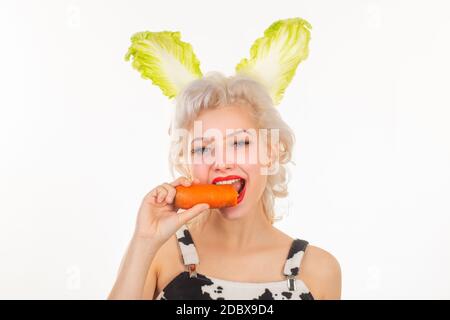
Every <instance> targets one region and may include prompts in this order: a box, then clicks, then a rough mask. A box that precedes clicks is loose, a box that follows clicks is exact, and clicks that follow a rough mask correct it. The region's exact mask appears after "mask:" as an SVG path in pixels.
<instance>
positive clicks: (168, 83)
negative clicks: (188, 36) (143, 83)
mask: <svg viewBox="0 0 450 320" xmlns="http://www.w3.org/2000/svg"><path fill="white" fill-rule="evenodd" d="M131 56H133V63H132V66H133V67H134V68H135V69H136V70H138V71H139V72H140V73H141V76H142V78H144V79H150V80H152V83H153V84H154V85H157V86H158V87H160V88H161V90H162V92H163V94H164V95H166V96H167V97H169V98H174V97H175V96H177V95H178V93H179V92H180V91H181V90H182V88H183V87H184V86H185V85H187V84H188V83H189V82H191V81H193V80H195V79H197V78H200V77H202V72H201V71H200V61H199V60H198V59H197V57H196V56H195V54H194V51H193V50H192V46H191V45H190V44H189V43H186V42H183V41H181V40H180V32H170V31H162V32H149V31H144V32H137V33H135V34H134V35H133V36H132V37H131V46H130V47H129V49H128V52H127V53H126V55H125V61H128V60H130V57H131Z"/></svg>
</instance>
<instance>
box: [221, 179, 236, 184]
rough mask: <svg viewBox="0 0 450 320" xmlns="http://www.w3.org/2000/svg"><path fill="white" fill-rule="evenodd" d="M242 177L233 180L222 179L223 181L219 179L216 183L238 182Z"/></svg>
mask: <svg viewBox="0 0 450 320" xmlns="http://www.w3.org/2000/svg"><path fill="white" fill-rule="evenodd" d="M239 180H241V179H233V180H222V181H217V182H216V183H215V184H233V183H235V182H238V181H239Z"/></svg>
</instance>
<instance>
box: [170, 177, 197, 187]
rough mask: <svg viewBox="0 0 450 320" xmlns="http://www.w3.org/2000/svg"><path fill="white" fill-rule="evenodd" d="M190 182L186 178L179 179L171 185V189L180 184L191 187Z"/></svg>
mask: <svg viewBox="0 0 450 320" xmlns="http://www.w3.org/2000/svg"><path fill="white" fill-rule="evenodd" d="M191 183H192V181H191V180H190V179H189V178H187V177H179V178H178V179H176V180H175V181H174V182H172V183H171V185H172V186H173V187H176V186H179V185H180V184H181V185H183V186H185V187H189V186H190V185H191Z"/></svg>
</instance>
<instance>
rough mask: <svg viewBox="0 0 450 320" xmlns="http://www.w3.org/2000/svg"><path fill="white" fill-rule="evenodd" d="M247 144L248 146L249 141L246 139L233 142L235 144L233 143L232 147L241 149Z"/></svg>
mask: <svg viewBox="0 0 450 320" xmlns="http://www.w3.org/2000/svg"><path fill="white" fill-rule="evenodd" d="M249 144H250V141H249V140H248V139H245V140H239V141H235V142H234V143H233V145H234V146H236V147H237V146H239V147H242V146H244V145H246V146H248V145H249Z"/></svg>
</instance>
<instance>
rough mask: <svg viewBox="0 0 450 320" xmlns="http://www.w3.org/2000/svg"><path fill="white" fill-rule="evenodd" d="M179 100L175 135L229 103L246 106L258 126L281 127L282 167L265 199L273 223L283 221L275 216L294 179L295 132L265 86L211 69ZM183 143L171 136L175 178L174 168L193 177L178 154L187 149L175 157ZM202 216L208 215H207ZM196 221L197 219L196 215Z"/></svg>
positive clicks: (270, 180) (271, 177) (270, 181)
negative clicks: (278, 202)
mask: <svg viewBox="0 0 450 320" xmlns="http://www.w3.org/2000/svg"><path fill="white" fill-rule="evenodd" d="M175 102H176V107H175V113H174V117H173V120H172V124H171V129H170V132H169V133H170V134H171V136H173V134H174V131H175V130H177V129H185V130H189V128H190V127H191V125H192V124H193V122H194V121H195V119H196V118H197V116H198V114H199V113H200V112H201V111H202V110H207V109H216V108H220V107H226V106H228V105H239V106H242V107H246V108H247V110H248V111H249V112H250V115H251V116H252V117H253V118H254V120H255V122H256V123H257V126H258V129H278V130H279V148H278V153H277V156H278V157H277V160H278V165H279V168H278V170H277V173H276V174H272V175H268V176H267V185H266V187H265V189H264V192H263V195H262V198H261V200H262V204H263V209H264V213H265V215H266V217H267V219H268V220H269V221H270V223H271V224H273V223H274V222H275V221H279V220H281V219H282V218H283V217H282V216H281V217H277V216H275V212H274V205H275V198H276V197H278V198H284V197H286V196H287V195H288V189H287V184H288V182H289V180H290V179H288V178H290V172H289V170H288V168H287V164H288V163H289V162H292V161H291V157H292V149H293V146H294V143H295V135H294V132H293V131H292V129H291V128H290V127H289V126H288V125H287V123H286V122H285V121H284V120H283V119H282V118H281V115H280V113H279V112H278V110H277V109H276V107H275V106H274V105H273V101H272V99H271V98H270V96H269V94H268V92H267V90H266V89H265V87H264V86H263V85H262V84H260V83H259V82H257V81H255V80H253V79H252V78H250V77H247V76H245V75H242V74H237V75H233V76H230V77H225V76H224V75H223V74H222V73H220V72H217V71H211V72H208V73H207V74H206V75H204V76H203V77H202V78H199V79H197V80H194V81H192V82H191V83H189V85H188V86H186V87H185V88H184V89H183V90H182V91H181V92H180V94H179V95H178V96H177V97H176V101H175ZM182 143H185V142H182ZM179 144H180V142H179V141H178V140H177V139H171V145H170V150H171V152H170V156H169V169H170V172H171V174H172V176H173V177H174V178H175V174H174V170H176V171H177V172H178V173H180V174H181V175H184V176H187V177H191V173H190V170H189V168H188V167H187V166H186V165H185V164H183V163H182V162H180V161H178V159H179V158H178V157H183V156H185V155H184V154H183V152H178V154H176V157H175V158H174V156H173V152H174V150H183V148H180V146H179ZM175 153H176V152H175ZM294 164H295V163H294ZM191 178H192V177H191ZM212 210H216V209H212ZM202 215H204V216H206V214H202ZM202 215H200V216H202ZM193 220H196V218H195V219H193ZM193 220H191V221H192V223H193V222H194V221H193Z"/></svg>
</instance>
